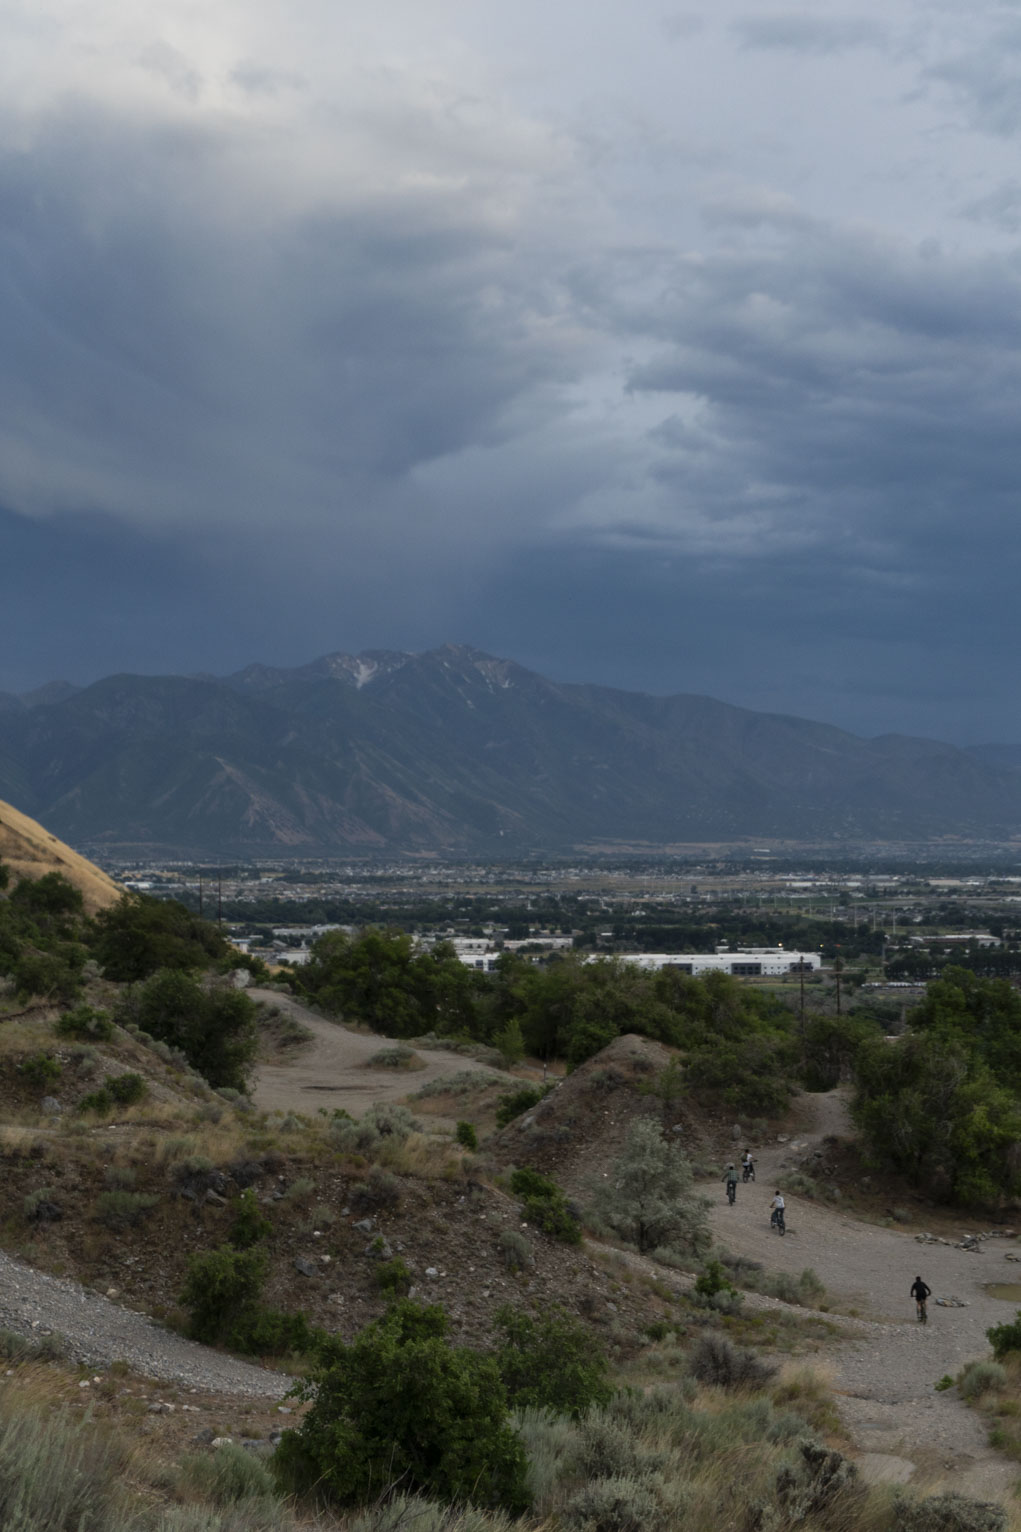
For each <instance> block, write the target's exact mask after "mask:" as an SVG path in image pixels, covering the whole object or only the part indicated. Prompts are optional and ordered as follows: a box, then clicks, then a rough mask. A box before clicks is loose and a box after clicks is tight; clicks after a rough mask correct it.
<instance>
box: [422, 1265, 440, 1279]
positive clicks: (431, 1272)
mask: <svg viewBox="0 0 1021 1532" xmlns="http://www.w3.org/2000/svg"><path fill="white" fill-rule="evenodd" d="M425 1274H426V1276H427V1277H428V1278H429V1280H430V1282H435V1281H436V1279H437V1277H438V1276H439V1272H438V1270H437V1269H436V1267H435V1266H427V1267H426V1268H425Z"/></svg>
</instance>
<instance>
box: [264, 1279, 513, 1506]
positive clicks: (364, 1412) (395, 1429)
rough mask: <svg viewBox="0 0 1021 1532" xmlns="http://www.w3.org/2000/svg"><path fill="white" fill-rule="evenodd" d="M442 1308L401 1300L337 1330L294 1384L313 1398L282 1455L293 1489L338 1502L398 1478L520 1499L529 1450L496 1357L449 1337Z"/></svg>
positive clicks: (360, 1497) (379, 1491)
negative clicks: (511, 1414)
mask: <svg viewBox="0 0 1021 1532" xmlns="http://www.w3.org/2000/svg"><path fill="white" fill-rule="evenodd" d="M446 1329H447V1321H446V1316H445V1315H444V1313H443V1310H442V1309H439V1308H435V1307H432V1308H426V1307H423V1306H422V1305H420V1304H415V1303H412V1302H411V1301H410V1300H409V1299H406V1298H405V1299H401V1300H400V1301H399V1302H397V1303H395V1304H393V1305H392V1306H391V1308H390V1309H389V1310H388V1311H387V1313H386V1315H385V1316H384V1317H383V1318H382V1319H379V1320H376V1321H375V1322H374V1323H373V1324H370V1325H367V1326H366V1328H365V1329H364V1330H362V1331H361V1332H360V1334H358V1335H357V1336H356V1337H355V1339H354V1340H353V1341H352V1342H351V1343H350V1344H349V1345H347V1344H345V1343H344V1342H342V1341H340V1340H338V1339H336V1338H334V1337H331V1338H330V1339H329V1340H325V1341H324V1342H323V1344H322V1345H321V1348H320V1352H319V1361H318V1364H317V1365H316V1366H315V1367H314V1369H313V1371H312V1373H311V1374H310V1376H309V1377H308V1378H307V1379H306V1380H305V1381H304V1382H302V1383H301V1384H299V1385H298V1386H297V1388H296V1389H295V1390H294V1392H295V1394H296V1395H297V1397H298V1398H300V1399H303V1400H306V1401H309V1402H310V1405H311V1407H310V1409H309V1410H308V1413H307V1414H306V1415H305V1417H304V1419H303V1421H302V1423H301V1426H300V1427H299V1428H298V1429H297V1430H293V1431H287V1432H285V1433H284V1437H283V1440H282V1441H281V1443H280V1446H279V1447H278V1449H277V1453H276V1459H275V1463H276V1466H277V1468H278V1471H279V1472H280V1474H281V1477H282V1479H283V1481H284V1483H285V1484H286V1485H287V1486H288V1487H289V1488H292V1489H298V1490H312V1489H314V1490H316V1491H317V1492H318V1494H320V1495H321V1496H324V1497H327V1498H329V1499H332V1500H334V1501H337V1502H339V1503H342V1504H362V1503H365V1502H367V1501H376V1500H378V1499H380V1498H381V1497H382V1496H383V1495H384V1494H385V1492H386V1490H387V1487H388V1486H390V1485H396V1484H400V1486H401V1489H402V1491H403V1490H406V1491H409V1492H420V1493H422V1494H427V1495H432V1496H435V1497H436V1498H438V1499H440V1500H443V1501H446V1502H453V1501H468V1502H474V1503H476V1504H484V1505H489V1504H493V1503H497V1504H501V1505H504V1506H506V1507H507V1508H508V1509H509V1510H512V1511H520V1510H522V1509H524V1506H525V1501H526V1494H525V1468H526V1464H525V1454H524V1449H523V1447H522V1445H521V1443H520V1441H519V1440H518V1438H517V1436H516V1435H515V1433H514V1431H513V1430H512V1429H511V1427H510V1424H509V1422H508V1420H507V1402H506V1395H505V1392H504V1388H503V1385H502V1383H501V1381H500V1375H499V1372H498V1370H497V1366H496V1362H495V1361H494V1360H493V1358H491V1357H487V1356H482V1355H480V1354H479V1353H478V1352H475V1351H471V1350H469V1349H468V1348H467V1347H455V1346H451V1345H450V1344H449V1342H448V1341H447V1339H446Z"/></svg>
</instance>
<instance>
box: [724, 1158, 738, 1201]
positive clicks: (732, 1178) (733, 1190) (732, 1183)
mask: <svg viewBox="0 0 1021 1532" xmlns="http://www.w3.org/2000/svg"><path fill="white" fill-rule="evenodd" d="M723 1179H724V1181H726V1183H727V1201H728V1202H729V1203H730V1205H731V1207H733V1206H734V1203H735V1202H736V1201H737V1171H736V1170H735V1169H734V1167H733V1165H728V1166H727V1169H726V1171H725V1172H724V1175H723Z"/></svg>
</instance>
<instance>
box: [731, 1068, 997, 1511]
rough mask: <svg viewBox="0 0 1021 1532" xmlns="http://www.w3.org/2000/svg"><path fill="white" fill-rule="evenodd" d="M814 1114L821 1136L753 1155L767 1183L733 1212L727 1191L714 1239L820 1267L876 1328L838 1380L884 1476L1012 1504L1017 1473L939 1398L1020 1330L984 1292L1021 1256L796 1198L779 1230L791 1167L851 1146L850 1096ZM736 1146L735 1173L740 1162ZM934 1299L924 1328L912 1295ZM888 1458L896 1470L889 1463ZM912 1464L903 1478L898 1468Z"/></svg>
mask: <svg viewBox="0 0 1021 1532" xmlns="http://www.w3.org/2000/svg"><path fill="white" fill-rule="evenodd" d="M803 1102H804V1105H805V1106H806V1107H807V1108H809V1109H810V1110H812V1111H813V1112H814V1116H815V1121H814V1122H813V1123H812V1125H811V1128H810V1131H809V1132H807V1133H805V1134H802V1135H800V1136H799V1137H797V1138H795V1139H794V1140H792V1142H791V1143H788V1144H775V1143H774V1144H767V1145H763V1146H756V1145H754V1144H753V1145H751V1148H752V1152H753V1154H755V1155H756V1171H757V1177H758V1179H757V1180H756V1181H755V1182H754V1183H749V1184H745V1183H744V1182H741V1183H740V1184H739V1185H738V1189H737V1202H736V1204H735V1206H734V1207H730V1206H728V1204H727V1201H726V1196H725V1193H724V1188H723V1186H722V1185H721V1186H720V1190H719V1197H718V1199H717V1200H716V1201H715V1202H714V1206H713V1209H712V1214H711V1218H712V1226H713V1232H714V1234H715V1235H716V1237H717V1239H718V1240H719V1241H720V1243H721V1244H723V1245H725V1246H726V1247H727V1248H728V1249H729V1250H731V1251H733V1252H734V1253H735V1254H741V1255H747V1256H752V1257H754V1258H755V1259H757V1260H760V1261H762V1262H763V1263H764V1264H765V1266H766V1267H767V1269H768V1270H771V1271H787V1272H790V1273H791V1274H792V1275H795V1276H796V1275H797V1274H798V1273H799V1272H800V1271H801V1270H802V1269H803V1268H804V1267H806V1266H811V1267H812V1268H813V1270H814V1271H816V1272H817V1273H818V1275H819V1277H820V1278H821V1279H822V1281H823V1282H824V1283H825V1285H826V1288H827V1290H828V1292H829V1295H830V1297H831V1299H833V1300H834V1301H835V1302H836V1303H837V1304H839V1305H840V1307H842V1308H854V1309H856V1310H857V1312H858V1314H859V1315H860V1316H861V1318H862V1319H865V1320H871V1321H872V1322H871V1323H870V1324H868V1325H867V1326H862V1325H861V1324H860V1323H859V1324H856V1325H855V1326H854V1329H855V1330H857V1331H861V1330H864V1334H863V1335H862V1336H861V1338H860V1339H856V1340H852V1341H849V1342H846V1343H844V1344H843V1345H841V1346H840V1347H838V1348H837V1349H836V1350H835V1351H834V1353H833V1357H832V1364H831V1365H832V1377H833V1383H834V1387H835V1389H836V1390H837V1393H838V1403H839V1405H840V1408H841V1413H842V1414H843V1416H844V1419H845V1422H846V1423H847V1426H848V1428H849V1429H850V1431H851V1432H852V1435H853V1437H854V1440H855V1441H856V1443H857V1445H858V1446H859V1447H860V1448H861V1449H862V1451H863V1452H865V1453H867V1454H870V1455H875V1456H876V1457H877V1459H879V1460H878V1461H877V1462H876V1463H875V1464H874V1465H873V1466H874V1468H875V1476H877V1477H883V1476H889V1477H907V1476H908V1472H909V1470H910V1465H911V1464H912V1463H913V1464H916V1465H918V1467H919V1468H920V1469H921V1470H922V1472H923V1473H924V1474H925V1475H926V1476H929V1475H935V1476H936V1477H942V1478H947V1476H948V1474H949V1475H951V1476H952V1478H953V1484H954V1487H955V1488H957V1489H959V1490H961V1491H962V1492H963V1493H966V1494H973V1495H979V1496H981V1495H985V1496H986V1497H990V1496H1001V1495H1004V1494H1006V1493H1007V1492H1008V1491H1009V1489H1010V1487H1011V1486H1012V1485H1013V1484H1014V1483H1015V1482H1016V1480H1017V1476H1018V1470H1017V1466H1016V1465H1015V1464H1013V1463H1010V1462H1008V1461H1007V1460H1006V1459H1004V1458H1002V1457H1001V1456H1000V1455H999V1454H997V1453H995V1452H993V1451H992V1450H991V1449H990V1448H989V1447H988V1446H987V1444H986V1431H985V1428H984V1426H983V1424H982V1421H981V1418H980V1417H979V1416H978V1415H977V1414H976V1412H975V1411H973V1410H970V1409H968V1408H967V1406H965V1405H964V1404H963V1403H962V1402H961V1401H960V1400H959V1399H958V1398H957V1395H956V1392H955V1391H951V1390H948V1391H946V1392H941V1393H937V1392H936V1391H935V1387H934V1385H935V1384H936V1383H937V1381H938V1380H939V1379H940V1378H942V1377H943V1376H944V1375H945V1374H947V1373H950V1374H952V1375H953V1374H956V1373H957V1372H958V1371H959V1370H960V1368H961V1367H962V1366H963V1364H964V1363H965V1362H968V1361H970V1360H972V1359H974V1358H977V1357H983V1356H986V1355H988V1352H989V1343H988V1341H987V1340H986V1337H985V1332H986V1330H987V1329H988V1328H989V1326H990V1325H993V1324H1000V1323H1002V1322H1003V1321H1004V1320H1005V1319H1010V1318H1012V1317H1013V1314H1014V1307H1013V1306H1012V1305H1011V1304H1009V1303H1004V1302H1003V1301H1002V1300H1001V1299H998V1298H992V1297H990V1295H989V1294H988V1293H987V1292H986V1291H985V1287H984V1284H985V1283H989V1282H1011V1281H1019V1280H1021V1266H1019V1265H1015V1264H1014V1263H1013V1262H1008V1261H1006V1260H1005V1259H1004V1257H1005V1255H1006V1253H1007V1251H1010V1252H1011V1253H1012V1254H1021V1247H1019V1246H1018V1244H1017V1242H1016V1241H1015V1240H1013V1239H1011V1240H1006V1239H992V1240H988V1241H986V1242H984V1244H983V1245H982V1246H980V1250H981V1253H979V1254H972V1253H970V1252H968V1251H966V1250H957V1249H954V1248H952V1247H948V1246H946V1245H922V1244H919V1243H918V1242H917V1241H916V1239H915V1233H914V1232H912V1233H907V1232H905V1231H903V1230H901V1229H898V1228H889V1229H885V1228H879V1227H876V1226H875V1225H872V1224H864V1223H858V1222H855V1221H854V1220H853V1219H851V1218H849V1217H848V1216H847V1215H846V1214H843V1213H841V1212H840V1211H839V1207H829V1206H822V1205H820V1204H818V1203H814V1202H808V1201H804V1200H802V1199H799V1198H798V1197H797V1196H787V1197H786V1202H787V1233H786V1236H785V1237H784V1238H783V1239H781V1238H780V1237H779V1236H778V1235H776V1234H775V1233H774V1232H773V1231H772V1230H771V1229H770V1226H769V1204H770V1202H771V1200H772V1197H773V1193H774V1191H775V1189H776V1184H777V1175H778V1173H779V1167H780V1163H781V1161H783V1160H789V1159H790V1158H791V1157H792V1153H795V1154H797V1157H798V1158H799V1159H800V1158H801V1157H802V1156H803V1155H804V1154H805V1153H806V1152H811V1150H812V1149H813V1148H815V1147H817V1146H818V1145H819V1144H820V1143H821V1140H822V1139H823V1138H824V1137H825V1136H826V1135H827V1134H835V1135H837V1136H841V1135H843V1136H847V1135H848V1134H849V1132H850V1126H849V1123H848V1120H847V1115H846V1104H845V1102H844V1100H843V1098H842V1096H841V1095H840V1093H839V1092H831V1093H829V1094H828V1095H824V1096H805V1097H804V1098H803ZM743 1147H744V1146H743V1145H739V1146H737V1149H736V1151H735V1163H738V1159H739V1155H740V1150H741V1149H742V1148H743ZM919 1274H920V1275H921V1276H922V1278H923V1279H924V1281H925V1282H927V1283H928V1285H929V1287H931V1288H932V1294H933V1296H932V1298H930V1300H929V1323H928V1324H927V1325H920V1324H918V1323H917V1320H916V1318H915V1306H914V1302H913V1300H912V1299H911V1297H910V1293H909V1289H910V1287H911V1284H912V1282H913V1281H914V1279H915V1277H916V1276H917V1275H919ZM938 1298H959V1299H962V1300H963V1301H964V1303H965V1304H966V1305H967V1307H965V1308H947V1307H941V1306H940V1305H939V1304H938V1303H937V1302H936V1300H937V1299H938ZM883 1457H889V1458H890V1463H885V1464H884V1462H883V1461H881V1459H882V1458H883ZM898 1463H900V1464H903V1465H904V1467H903V1468H897V1467H896V1466H891V1465H896V1464H898Z"/></svg>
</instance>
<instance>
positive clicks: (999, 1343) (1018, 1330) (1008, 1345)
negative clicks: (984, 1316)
mask: <svg viewBox="0 0 1021 1532" xmlns="http://www.w3.org/2000/svg"><path fill="white" fill-rule="evenodd" d="M986 1340H987V1341H988V1342H989V1344H990V1346H992V1348H993V1356H994V1357H995V1358H996V1360H997V1361H998V1362H1002V1361H1003V1358H1004V1357H1005V1356H1007V1354H1008V1353H1009V1352H1011V1351H1021V1309H1018V1310H1017V1312H1016V1314H1015V1316H1014V1318H1013V1319H1012V1320H1010V1321H1009V1322H1008V1323H1006V1324H1002V1325H993V1326H992V1328H991V1329H989V1330H987V1331H986Z"/></svg>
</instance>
